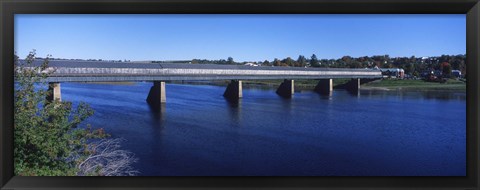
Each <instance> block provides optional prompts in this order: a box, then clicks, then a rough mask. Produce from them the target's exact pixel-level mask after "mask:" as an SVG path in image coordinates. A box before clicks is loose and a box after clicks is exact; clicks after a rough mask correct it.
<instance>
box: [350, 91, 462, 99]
mask: <svg viewBox="0 0 480 190" xmlns="http://www.w3.org/2000/svg"><path fill="white" fill-rule="evenodd" d="M360 94H361V95H364V96H368V97H373V96H381V97H385V98H386V97H390V98H392V97H395V98H396V99H398V100H403V99H405V98H415V99H422V100H448V101H450V100H466V93H465V92H458V91H440V90H428V91H427V90H425V91H420V90H419V91H411V90H361V91H360V93H359V95H360Z"/></svg>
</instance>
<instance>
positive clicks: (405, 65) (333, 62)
mask: <svg viewBox="0 0 480 190" xmlns="http://www.w3.org/2000/svg"><path fill="white" fill-rule="evenodd" d="M466 58H467V57H466V55H465V54H463V55H441V56H433V57H415V56H411V57H390V56H389V55H375V56H363V57H351V56H343V57H342V58H340V59H318V58H317V56H316V55H315V54H313V55H312V56H310V57H309V58H307V57H305V56H303V55H300V56H298V58H297V59H292V58H291V57H287V58H284V59H277V58H275V59H274V60H272V61H269V60H265V61H257V62H253V61H244V62H235V61H234V60H233V58H232V57H229V58H228V59H227V60H224V59H220V60H207V59H193V60H192V61H190V62H188V63H191V64H246V63H252V64H256V65H258V66H285V67H328V68H374V67H378V68H401V69H404V70H405V73H406V74H409V75H413V76H420V75H421V73H422V72H425V71H433V70H442V69H444V67H449V69H451V70H460V71H461V72H462V73H465V72H466Z"/></svg>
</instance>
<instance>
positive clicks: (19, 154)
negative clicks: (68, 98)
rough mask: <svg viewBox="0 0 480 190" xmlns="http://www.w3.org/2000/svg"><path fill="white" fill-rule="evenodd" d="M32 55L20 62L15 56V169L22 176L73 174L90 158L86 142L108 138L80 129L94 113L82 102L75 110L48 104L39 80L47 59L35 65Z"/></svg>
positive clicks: (45, 73) (46, 72) (68, 105)
mask: <svg viewBox="0 0 480 190" xmlns="http://www.w3.org/2000/svg"><path fill="white" fill-rule="evenodd" d="M34 60H35V52H34V51H33V52H31V53H30V54H29V55H28V56H27V58H26V59H25V61H24V62H23V61H22V63H21V62H20V61H19V59H18V57H17V56H15V83H16V84H15V92H14V93H15V98H14V104H15V110H14V169H15V175H21V176H64V175H69V176H70V175H76V173H77V169H76V165H77V163H78V162H80V161H82V159H83V158H85V157H87V156H89V155H90V153H89V152H88V151H84V150H85V147H86V145H87V141H88V140H89V139H98V138H103V137H105V136H107V135H106V134H105V133H104V132H103V130H102V129H99V130H92V129H91V128H90V127H86V128H84V127H79V126H80V123H82V122H83V121H84V120H85V119H87V118H88V117H89V116H91V115H92V114H93V110H92V109H91V108H90V107H89V106H88V105H87V104H85V103H81V104H80V105H79V106H77V108H76V109H74V108H73V107H72V104H71V103H70V102H60V101H58V100H55V101H53V102H47V101H46V99H45V98H46V97H47V96H48V95H49V93H50V92H48V91H47V90H44V89H45V87H46V83H44V82H42V79H45V78H46V77H48V75H49V74H51V73H52V72H53V71H49V70H48V69H47V66H48V57H47V59H45V61H44V62H43V64H42V65H41V66H35V65H34V64H33V61H34Z"/></svg>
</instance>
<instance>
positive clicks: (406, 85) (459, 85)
mask: <svg viewBox="0 0 480 190" xmlns="http://www.w3.org/2000/svg"><path fill="white" fill-rule="evenodd" d="M349 80H350V79H334V80H333V86H334V88H341V86H342V85H343V84H345V83H346V82H348V81H349ZM282 82H283V80H244V81H242V86H243V88H262V89H272V88H277V87H278V86H279V85H280V84H281V83H282ZM88 83H91V84H110V85H133V84H135V82H88ZM168 83H173V84H198V85H214V86H227V85H228V84H229V83H230V80H214V81H169V82H168ZM317 83H318V80H295V89H297V90H309V89H310V90H311V89H314V88H315V86H316V85H317ZM360 88H361V89H362V90H453V91H465V90H466V82H464V81H460V80H455V79H449V80H447V81H446V82H445V83H437V82H425V81H423V80H398V79H382V80H376V81H372V82H369V83H365V84H362V85H361V87H360Z"/></svg>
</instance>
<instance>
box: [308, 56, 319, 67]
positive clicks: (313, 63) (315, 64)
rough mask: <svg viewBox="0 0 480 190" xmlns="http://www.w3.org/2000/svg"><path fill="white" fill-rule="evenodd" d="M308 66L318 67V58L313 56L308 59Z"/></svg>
mask: <svg viewBox="0 0 480 190" xmlns="http://www.w3.org/2000/svg"><path fill="white" fill-rule="evenodd" d="M310 66H312V67H320V63H319V62H318V58H317V56H316V55H315V54H313V55H312V57H310Z"/></svg>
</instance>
